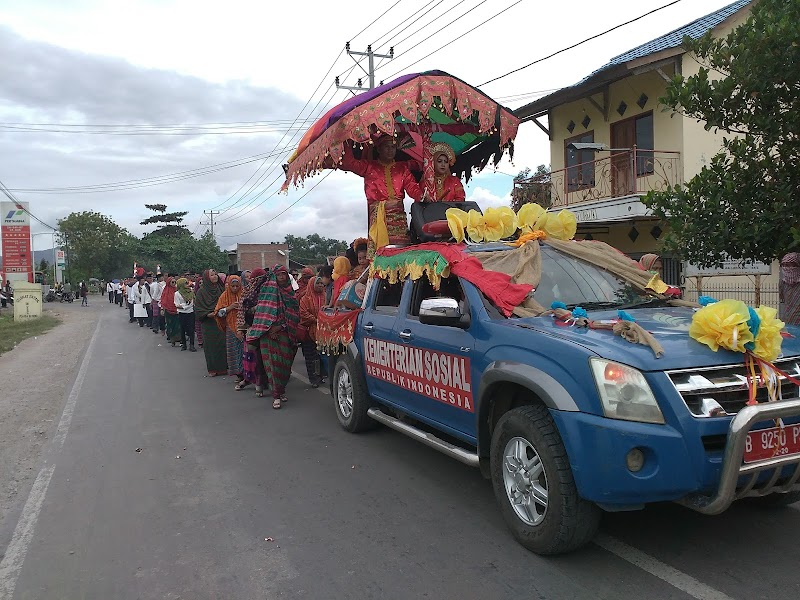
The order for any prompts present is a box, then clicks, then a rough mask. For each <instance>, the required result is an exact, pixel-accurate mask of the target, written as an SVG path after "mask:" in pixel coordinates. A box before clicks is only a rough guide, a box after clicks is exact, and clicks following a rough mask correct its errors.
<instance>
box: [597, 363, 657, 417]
mask: <svg viewBox="0 0 800 600" xmlns="http://www.w3.org/2000/svg"><path fill="white" fill-rule="evenodd" d="M589 364H590V365H591V367H592V375H594V380H595V382H596V383H597V390H598V391H599V392H600V401H601V402H602V404H603V412H604V413H605V415H606V417H608V418H610V419H622V420H623V421H639V422H641V423H662V424H663V423H664V415H663V414H662V413H661V409H660V408H659V406H658V402H656V398H655V396H653V392H652V390H651V389H650V386H649V385H647V381H646V380H645V378H644V375H642V373H641V371H639V370H637V369H634V368H633V367H628V366H626V365H621V364H619V363H615V362H612V361H610V360H604V359H601V358H592V359H591V360H590V361H589Z"/></svg>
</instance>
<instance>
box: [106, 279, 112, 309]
mask: <svg viewBox="0 0 800 600" xmlns="http://www.w3.org/2000/svg"><path fill="white" fill-rule="evenodd" d="M106 293H107V294H108V303H109V304H113V303H114V284H113V283H111V282H110V281H109V282H108V283H107V284H106Z"/></svg>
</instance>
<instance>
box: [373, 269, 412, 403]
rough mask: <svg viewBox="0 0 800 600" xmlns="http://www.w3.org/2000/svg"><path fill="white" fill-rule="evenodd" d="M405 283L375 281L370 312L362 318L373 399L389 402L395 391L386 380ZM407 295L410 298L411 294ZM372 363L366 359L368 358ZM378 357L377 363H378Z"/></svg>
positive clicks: (396, 342)
mask: <svg viewBox="0 0 800 600" xmlns="http://www.w3.org/2000/svg"><path fill="white" fill-rule="evenodd" d="M403 284H404V282H397V283H389V282H388V281H387V280H385V279H376V280H374V283H373V285H376V286H377V288H378V289H377V290H376V291H375V293H374V294H373V295H372V300H371V302H370V304H369V305H368V309H367V310H366V311H365V313H364V315H363V316H362V321H361V323H362V325H361V330H362V332H363V344H362V350H361V351H362V354H363V356H364V358H365V360H364V375H365V377H366V382H367V389H368V391H369V394H370V395H371V396H374V397H376V398H380V399H381V400H390V398H391V396H392V393H391V392H392V390H391V388H390V387H389V385H390V384H389V382H388V381H387V379H389V377H388V376H387V370H386V369H387V368H388V350H389V349H390V348H391V347H392V345H393V344H398V343H399V340H400V338H399V337H398V335H397V328H396V325H397V319H398V315H399V314H400V305H401V303H402V300H403V295H404V294H403V289H404V286H403ZM406 295H407V296H408V295H410V290H409V292H407V293H406ZM368 356H369V357H371V358H372V360H366V359H367V357H368ZM376 358H377V359H378V360H376Z"/></svg>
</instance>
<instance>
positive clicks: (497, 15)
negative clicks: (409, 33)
mask: <svg viewBox="0 0 800 600" xmlns="http://www.w3.org/2000/svg"><path fill="white" fill-rule="evenodd" d="M485 1H486V0H484V2H485ZM678 1H680V0H678ZM520 2H522V0H517V1H516V2H514V3H513V4H511V5H509V6H507V7H506V8H504V9H503V10H501V11H500V12H498V13H495V14H494V15H492V16H491V17H489V18H488V19H486V20H485V21H482V22H481V23H479V24H478V25H476V26H475V27H473V28H472V29H470V30H468V31H465V32H464V33H462V34H461V35H460V36H458V37H456V38H453V39H452V40H450V41H449V42H447V43H446V44H443V45H441V46H439V47H438V48H437V49H436V50H434V51H432V52H429V53H428V54H426V55H425V56H423V57H422V58H420V59H418V60H415V61H414V62H412V63H411V64H409V65H406V66H405V67H403V68H402V69H400V70H399V71H396V72H395V73H392V74H391V75H389V76H387V79H391V78H392V77H394V76H395V75H397V74H399V73H402V72H403V71H405V70H406V69H408V68H409V67H413V66H414V65H416V64H417V63H420V62H422V61H423V60H425V59H426V58H428V57H429V56H432V55H434V54H436V53H437V52H439V51H440V50H443V49H444V48H447V46H449V45H450V44H453V43H455V42H457V41H460V40H462V39H464V38H465V37H466V36H467V35H469V34H470V33H473V32H475V31H477V30H478V29H480V28H481V27H483V26H484V25H486V23H488V22H489V21H491V20H492V19H495V18H497V17H499V16H500V15H502V14H503V13H504V12H506V11H507V10H510V9H512V8H514V7H515V6H516V5H517V4H519V3H520ZM481 4H483V2H481V3H480V4H477V5H475V6H473V7H472V8H471V9H470V10H468V11H467V12H465V13H464V14H463V15H461V17H463V16H464V15H467V14H468V13H470V12H472V11H473V10H475V9H476V8H478V6H480V5H481ZM461 17H458V19H460V18H461ZM458 19H454V20H453V21H451V22H450V23H448V24H447V25H445V27H448V26H450V25H452V24H453V23H455V21H457V20H458ZM442 29H444V27H443V28H442ZM440 31H441V30H440ZM407 53H408V52H405V53H404V54H407Z"/></svg>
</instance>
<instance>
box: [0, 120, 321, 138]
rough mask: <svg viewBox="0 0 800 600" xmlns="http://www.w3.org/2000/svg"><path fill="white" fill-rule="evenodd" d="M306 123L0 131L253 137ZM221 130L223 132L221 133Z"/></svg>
mask: <svg viewBox="0 0 800 600" xmlns="http://www.w3.org/2000/svg"><path fill="white" fill-rule="evenodd" d="M305 123H306V121H305V120H304V121H301V122H299V123H292V124H291V125H288V126H277V125H276V126H272V127H266V126H253V127H218V128H205V129H203V128H196V129H192V128H188V127H187V128H171V129H166V128H165V129H156V128H151V129H127V130H126V129H100V130H96V129H77V128H75V129H56V128H52V127H51V128H46V127H28V126H17V125H0V130H2V131H5V132H6V133H63V134H69V135H117V136H143V135H151V136H153V135H158V136H166V135H191V136H201V135H255V134H261V133H280V132H282V131H287V130H291V129H300V128H303V127H304V126H305ZM223 129H224V130H225V131H223Z"/></svg>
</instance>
